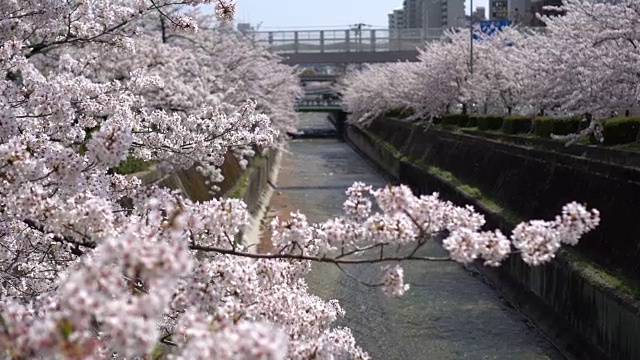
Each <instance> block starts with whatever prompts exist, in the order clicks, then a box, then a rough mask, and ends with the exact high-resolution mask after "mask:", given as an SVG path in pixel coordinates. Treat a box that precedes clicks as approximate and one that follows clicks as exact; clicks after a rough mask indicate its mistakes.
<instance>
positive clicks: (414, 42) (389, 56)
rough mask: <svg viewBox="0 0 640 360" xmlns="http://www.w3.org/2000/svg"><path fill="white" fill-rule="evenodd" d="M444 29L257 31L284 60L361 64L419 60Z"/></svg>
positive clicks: (261, 40) (257, 37)
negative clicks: (421, 49)
mask: <svg viewBox="0 0 640 360" xmlns="http://www.w3.org/2000/svg"><path fill="white" fill-rule="evenodd" d="M442 35H443V29H441V28H437V29H398V30H388V29H362V30H355V29H347V30H305V31H295V30H294V31H256V32H252V33H251V36H252V37H253V38H254V40H255V41H256V42H257V43H259V44H261V45H263V46H265V47H267V48H269V49H270V50H272V51H274V52H275V53H277V54H279V55H281V56H282V57H284V61H283V63H285V64H289V65H297V64H361V63H380V62H395V61H417V56H418V51H417V49H416V48H418V47H422V46H423V45H424V44H425V43H426V42H428V41H437V40H440V39H441V38H442Z"/></svg>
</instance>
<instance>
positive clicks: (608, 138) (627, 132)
mask: <svg viewBox="0 0 640 360" xmlns="http://www.w3.org/2000/svg"><path fill="white" fill-rule="evenodd" d="M603 127H604V133H603V135H604V145H619V144H628V143H633V142H635V141H636V139H637V137H638V131H639V130H640V118H637V117H618V118H612V119H609V120H606V121H605V122H604V123H603Z"/></svg>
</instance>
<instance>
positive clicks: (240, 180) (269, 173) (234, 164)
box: [130, 149, 282, 251]
mask: <svg viewBox="0 0 640 360" xmlns="http://www.w3.org/2000/svg"><path fill="white" fill-rule="evenodd" d="M281 156H282V154H281V151H280V150H279V149H270V150H266V151H265V152H264V153H262V154H259V155H256V156H255V157H254V158H253V159H252V160H251V161H250V163H249V166H247V168H246V169H244V170H243V169H241V167H240V165H239V163H238V161H237V160H236V159H235V158H234V157H233V156H232V155H230V154H229V155H228V156H227V157H226V160H225V163H224V165H223V167H222V175H223V176H224V177H225V180H224V181H223V182H221V183H218V184H215V185H217V186H218V187H219V189H218V190H215V191H214V190H213V187H212V185H211V184H209V183H208V182H207V179H206V178H205V177H204V176H202V174H200V173H199V172H198V171H196V170H195V168H191V169H187V170H181V171H177V172H174V173H171V174H169V175H166V174H164V173H163V172H162V171H161V170H159V169H156V168H155V167H154V168H151V169H150V170H148V171H145V172H141V173H136V174H132V175H130V176H137V177H139V178H140V179H141V180H142V181H143V182H144V183H146V184H152V183H153V184H157V185H159V186H163V187H167V188H170V189H177V190H180V191H181V192H182V193H183V194H184V195H185V196H186V197H188V198H189V199H191V200H193V201H207V200H211V199H213V198H215V197H217V196H226V197H232V198H237V199H242V200H243V201H244V202H245V203H246V204H247V208H248V210H249V212H250V213H251V217H252V218H251V222H250V224H249V226H247V228H246V229H245V230H244V231H243V233H242V239H243V242H244V243H245V244H246V245H247V246H250V249H251V251H255V250H256V249H257V245H258V242H259V233H260V224H261V219H263V218H264V216H265V212H266V209H267V206H268V204H269V199H270V198H271V195H272V194H273V187H272V186H271V184H273V183H275V181H274V179H275V177H277V172H278V167H279V163H280V159H281Z"/></svg>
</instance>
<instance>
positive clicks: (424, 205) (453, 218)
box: [272, 183, 600, 296]
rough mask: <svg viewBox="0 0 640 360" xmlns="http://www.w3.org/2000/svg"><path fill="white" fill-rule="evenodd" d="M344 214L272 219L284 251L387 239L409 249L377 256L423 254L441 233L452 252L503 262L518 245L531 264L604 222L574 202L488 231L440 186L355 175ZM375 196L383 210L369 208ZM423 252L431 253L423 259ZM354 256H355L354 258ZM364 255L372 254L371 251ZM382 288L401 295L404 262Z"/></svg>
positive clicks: (378, 245) (346, 250) (327, 254)
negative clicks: (507, 231)
mask: <svg viewBox="0 0 640 360" xmlns="http://www.w3.org/2000/svg"><path fill="white" fill-rule="evenodd" d="M346 194H347V196H348V198H347V200H346V201H345V202H344V205H343V208H344V211H345V214H344V216H341V217H337V218H334V219H330V220H328V221H326V222H324V223H322V224H310V223H309V222H307V220H306V217H305V216H304V215H303V214H299V213H292V214H291V218H290V219H289V220H286V221H283V220H281V219H279V218H276V219H274V220H273V222H272V238H273V239H275V240H274V245H275V246H276V248H277V249H280V250H279V251H280V252H283V251H287V252H288V253H291V254H298V255H307V256H315V257H317V258H318V259H319V260H321V261H322V260H323V259H324V260H326V259H328V258H332V259H334V260H339V259H341V258H344V256H345V254H347V255H352V254H358V255H361V256H362V255H364V254H369V255H373V256H377V254H378V253H379V252H382V251H383V249H384V247H385V246H386V247H387V248H389V247H395V246H398V245H405V246H409V247H411V248H413V251H412V252H411V254H409V255H406V256H403V257H400V258H396V257H389V256H385V255H383V254H382V253H381V254H380V257H379V258H378V260H380V261H383V260H384V261H386V260H410V259H424V258H421V257H419V256H417V255H416V254H417V252H418V250H419V249H420V248H421V247H422V246H424V245H425V244H426V243H428V242H429V241H433V240H434V238H435V237H437V236H438V235H441V234H444V235H446V236H445V237H444V240H443V242H442V244H443V247H444V248H445V249H446V250H448V251H449V253H450V257H451V259H452V260H455V261H457V262H460V263H465V264H466V263H471V262H473V261H475V260H477V259H482V260H483V261H484V264H485V265H488V266H499V265H500V263H501V262H502V261H503V260H504V259H506V258H507V257H508V256H509V255H510V254H512V253H513V252H516V253H519V254H520V255H521V256H522V259H523V260H524V261H525V262H526V263H527V264H530V265H540V264H542V263H546V262H549V261H551V260H552V259H553V258H554V256H555V254H556V253H557V251H558V250H559V249H560V247H561V245H562V244H566V245H576V244H577V243H578V240H579V239H580V237H582V236H583V235H584V234H585V233H587V232H589V231H591V230H593V229H594V228H596V227H597V226H598V224H599V223H600V214H599V212H598V211H597V210H595V209H592V210H587V209H586V208H585V207H584V206H582V205H580V204H578V203H575V202H573V203H569V204H567V205H565V206H564V207H563V208H562V213H561V215H558V216H557V217H556V219H555V220H553V221H543V220H532V221H528V222H523V223H520V224H518V225H517V226H516V227H515V229H514V231H513V234H512V235H511V237H507V236H505V235H503V234H502V233H501V232H500V231H499V230H495V231H483V230H482V227H483V226H484V225H485V219H484V216H483V215H482V214H479V213H478V212H476V211H475V209H474V208H473V207H472V206H469V205H467V206H464V207H460V206H456V205H454V204H453V203H451V202H449V201H443V200H441V199H439V196H438V194H437V193H434V194H432V195H422V196H419V197H418V196H415V195H414V194H413V193H412V192H411V190H410V189H409V188H408V187H407V186H404V185H401V186H394V187H385V188H381V189H378V190H375V191H374V190H373V189H372V188H371V187H370V186H367V185H365V184H363V183H355V184H353V186H352V187H350V188H349V189H348V190H347V192H346ZM371 197H373V198H374V199H375V201H376V204H377V205H378V208H379V209H380V210H381V211H380V212H372V204H373V201H371V199H370V198H371ZM424 260H426V259H424ZM356 262H357V260H356ZM361 262H367V260H366V259H364V260H361ZM379 285H380V286H382V287H383V290H384V292H386V293H388V294H390V295H393V296H400V295H402V294H403V293H404V292H405V291H406V290H408V286H406V285H405V284H404V282H403V272H402V269H401V268H399V267H397V266H396V267H387V268H385V270H384V272H383V277H382V282H381V283H380V284H379Z"/></svg>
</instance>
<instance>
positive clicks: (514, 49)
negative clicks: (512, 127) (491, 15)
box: [463, 27, 533, 115]
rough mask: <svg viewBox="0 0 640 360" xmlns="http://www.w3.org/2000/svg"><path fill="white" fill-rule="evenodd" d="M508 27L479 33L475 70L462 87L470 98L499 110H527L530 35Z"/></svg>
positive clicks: (529, 75) (468, 99)
mask: <svg viewBox="0 0 640 360" xmlns="http://www.w3.org/2000/svg"><path fill="white" fill-rule="evenodd" d="M527 35H528V34H525V33H524V32H523V31H522V30H520V29H514V28H512V27H506V28H504V29H502V30H500V31H495V32H494V33H492V34H491V35H487V34H482V33H478V34H477V41H476V44H474V47H475V49H474V51H475V53H476V57H475V59H474V65H473V74H472V75H471V76H470V79H469V81H468V82H467V84H466V86H464V88H463V92H464V93H465V94H466V96H465V98H466V100H467V101H469V102H474V103H479V104H486V106H487V107H491V110H493V111H497V112H498V113H503V112H504V113H506V114H507V115H512V113H515V112H526V111H527V110H526V109H524V107H525V106H526V105H529V102H528V100H529V98H528V96H527V94H528V91H529V89H530V84H529V81H530V79H531V77H532V76H533V74H531V67H530V66H528V64H527V62H528V61H530V57H529V56H528V55H529V53H530V47H529V46H528V45H529V42H528V41H527V40H528V38H529V36H527Z"/></svg>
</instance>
